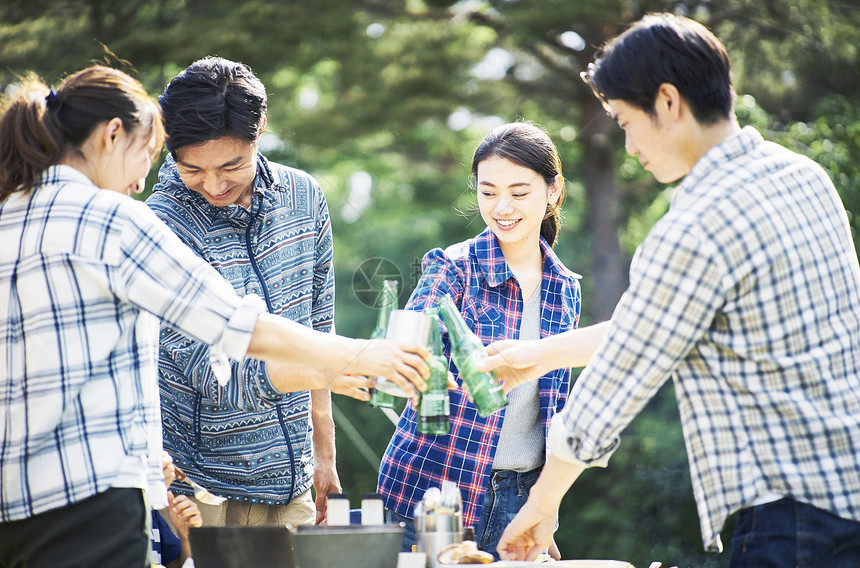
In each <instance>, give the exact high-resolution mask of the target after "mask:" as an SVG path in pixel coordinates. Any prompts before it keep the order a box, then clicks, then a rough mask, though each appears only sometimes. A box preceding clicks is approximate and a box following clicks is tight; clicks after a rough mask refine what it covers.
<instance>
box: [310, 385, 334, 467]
mask: <svg viewBox="0 0 860 568" xmlns="http://www.w3.org/2000/svg"><path fill="white" fill-rule="evenodd" d="M311 420H312V422H313V427H314V434H313V445H314V456H316V460H317V461H318V462H319V461H326V462H329V463H331V464H332V465H333V464H334V462H335V441H334V419H333V418H332V410H331V391H329V390H327V389H319V390H312V391H311Z"/></svg>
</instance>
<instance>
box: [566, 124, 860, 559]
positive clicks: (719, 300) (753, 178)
mask: <svg viewBox="0 0 860 568" xmlns="http://www.w3.org/2000/svg"><path fill="white" fill-rule="evenodd" d="M858 291H860V266H858V262H857V254H856V252H855V250H854V245H853V242H852V239H851V233H850V230H849V227H848V222H847V216H846V213H845V209H844V208H843V206H842V203H841V201H840V199H839V196H838V195H837V193H836V190H835V189H834V187H833V184H832V183H831V181H830V180H829V179H828V177H827V174H826V173H825V172H824V171H823V170H822V169H821V168H820V167H819V166H818V165H817V164H815V163H814V162H812V161H810V160H808V159H807V158H805V157H802V156H799V155H797V154H794V153H792V152H790V151H788V150H786V149H784V148H781V147H780V146H777V145H776V144H773V143H770V142H765V141H764V140H763V139H762V137H761V135H760V134H759V133H758V132H756V131H755V130H754V129H753V128H751V127H746V128H744V129H743V130H742V131H741V132H740V133H739V134H738V135H736V136H733V137H731V138H729V139H728V140H725V141H724V142H722V143H721V144H718V145H717V146H715V147H714V148H712V149H711V150H709V151H708V152H707V153H706V154H705V155H704V156H703V157H702V158H701V159H700V160H699V162H698V163H696V165H695V166H694V167H693V169H692V171H691V172H690V173H689V175H687V177H686V178H685V179H684V181H683V182H682V183H681V185H680V186H679V187H678V189H677V193H676V195H675V196H674V199H673V202H672V206H671V208H670V210H669V212H668V213H667V214H666V215H665V216H664V217H663V218H662V219H661V220H660V221H658V222H657V224H656V225H655V226H654V228H653V229H652V230H651V232H650V233H649V234H648V236H647V237H646V239H645V241H644V242H643V243H642V244H641V246H640V247H639V249H638V250H637V252H636V255H635V257H634V259H633V262H632V264H631V268H630V287H629V288H628V290H627V292H625V294H624V296H623V297H622V299H621V301H620V302H619V304H618V306H617V308H616V310H615V313H614V314H613V316H612V324H611V326H610V329H609V332H608V336H607V337H606V338H605V339H604V342H603V346H602V348H601V349H600V350H599V351H598V353H597V354H596V355H595V356H594V357H593V358H592V360H591V362H590V363H589V365H588V367H586V369H585V370H584V371H583V372H582V374H581V375H580V377H579V379H578V380H577V381H576V384H575V385H574V387H573V389H572V391H571V396H570V404H568V406H567V408H565V409H564V411H563V412H562V413H560V414H559V415H558V417H557V418H556V420H555V421H554V423H553V426H552V428H551V434H550V450H551V451H552V453H553V455H556V456H558V457H559V458H561V459H566V460H568V461H576V462H580V463H584V464H586V465H603V464H605V463H606V461H607V460H608V459H609V455H610V454H611V453H612V451H613V450H614V449H615V448H616V446H617V445H618V441H619V435H620V434H621V432H622V431H623V430H624V428H625V427H626V426H627V424H628V423H629V422H630V421H631V420H632V419H633V417H634V416H635V415H636V414H637V413H638V412H639V411H640V410H641V409H642V408H643V407H644V406H645V404H646V403H647V402H648V400H649V399H650V398H651V397H652V396H653V395H654V393H656V392H657V390H658V389H659V388H660V386H661V385H662V384H663V383H665V381H666V380H667V379H669V378H670V377H672V378H673V380H674V384H675V394H676V396H677V399H678V405H679V408H680V413H681V421H682V424H683V428H684V437H685V440H686V445H687V454H688V456H689V460H690V473H691V476H692V482H693V492H694V494H695V497H696V501H697V503H698V509H699V518H700V521H701V530H702V539H703V541H704V543H705V546H706V548H708V549H710V550H720V549H721V546H722V545H721V543H720V531H721V529H722V527H723V524H724V522H725V520H726V518H727V517H728V516H729V515H731V514H732V513H733V512H734V511H736V510H737V509H739V508H741V507H744V506H746V505H749V504H751V503H753V502H754V501H755V500H756V499H757V498H765V497H767V496H772V495H777V496H790V497H793V498H794V499H797V500H799V501H803V502H806V503H809V504H812V505H814V506H816V507H819V508H821V509H824V510H827V511H830V512H832V513H834V514H836V515H838V516H840V517H844V518H848V519H855V520H860V374H858V364H860V294H858Z"/></svg>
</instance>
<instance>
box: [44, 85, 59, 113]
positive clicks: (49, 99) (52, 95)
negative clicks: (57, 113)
mask: <svg viewBox="0 0 860 568" xmlns="http://www.w3.org/2000/svg"><path fill="white" fill-rule="evenodd" d="M56 106H57V91H55V90H54V89H51V90H50V91H48V95H47V96H46V97H45V107H46V108H48V109H53V108H54V107H56Z"/></svg>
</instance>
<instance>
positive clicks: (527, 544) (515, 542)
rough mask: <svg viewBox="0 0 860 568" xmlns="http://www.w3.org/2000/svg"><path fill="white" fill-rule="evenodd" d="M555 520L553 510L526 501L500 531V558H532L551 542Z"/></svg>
mask: <svg viewBox="0 0 860 568" xmlns="http://www.w3.org/2000/svg"><path fill="white" fill-rule="evenodd" d="M555 521H556V514H555V511H554V510H549V511H547V510H541V509H540V507H539V506H535V505H534V504H533V503H529V502H528V501H527V502H526V504H525V505H523V507H522V509H520V511H519V513H517V515H516V516H515V517H514V520H513V521H511V522H510V524H509V525H508V526H507V528H506V529H505V532H504V533H502V538H501V539H500V540H499V546H498V547H497V550H498V552H499V556H501V558H502V560H534V559H535V558H537V557H538V555H539V554H540V553H541V552H543V551H544V550H546V549H547V548H549V547H550V545H551V544H553V540H552V535H553V531H554V530H555ZM556 550H558V549H556Z"/></svg>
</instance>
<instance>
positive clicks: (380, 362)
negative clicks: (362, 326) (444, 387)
mask: <svg viewBox="0 0 860 568" xmlns="http://www.w3.org/2000/svg"><path fill="white" fill-rule="evenodd" d="M354 341H356V342H357V344H356V346H357V348H358V349H357V352H356V354H355V356H354V357H353V359H352V360H351V361H350V362H349V363H348V364H347V365H346V367H345V368H344V369H341V371H340V372H341V373H346V374H363V375H367V376H371V377H376V376H382V377H385V378H386V379H388V380H389V381H391V382H393V383H394V384H396V385H397V386H399V387H400V388H401V389H403V391H404V392H405V393H406V394H407V396H408V397H409V398H416V397H417V396H418V395H419V392H424V391H425V390H427V383H426V382H425V379H427V378H428V377H429V376H430V367H428V366H427V362H426V360H427V359H429V358H430V352H429V351H427V348H426V347H425V346H423V345H417V344H401V343H397V342H394V341H391V340H388V339H369V340H365V339H355V340H354Z"/></svg>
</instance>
